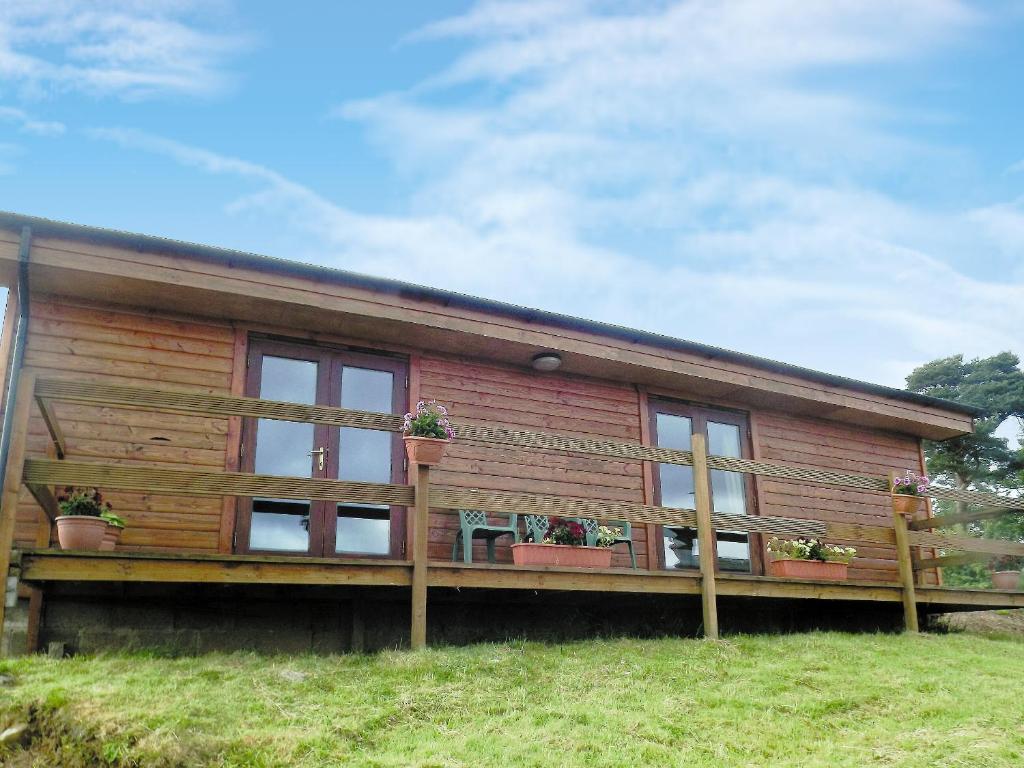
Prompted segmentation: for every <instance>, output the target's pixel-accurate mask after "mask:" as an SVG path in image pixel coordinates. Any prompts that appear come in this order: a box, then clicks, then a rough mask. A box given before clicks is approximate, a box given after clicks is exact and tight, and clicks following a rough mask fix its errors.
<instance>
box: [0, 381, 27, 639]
mask: <svg viewBox="0 0 1024 768" xmlns="http://www.w3.org/2000/svg"><path fill="white" fill-rule="evenodd" d="M35 388H36V376H35V374H34V373H30V372H28V371H22V372H21V375H20V377H19V380H18V392H17V399H16V402H15V403H14V406H13V407H14V414H13V421H11V443H10V449H9V453H8V454H7V468H6V471H5V472H4V483H3V495H2V496H0V631H2V630H3V626H4V612H5V610H6V609H5V607H4V606H5V605H6V597H7V572H8V570H9V569H10V565H11V547H13V546H14V525H15V522H16V521H17V518H18V494H19V493H20V491H21V475H22V472H23V470H24V467H25V448H26V444H27V442H28V419H29V416H30V415H31V413H32V399H33V397H34V391H35Z"/></svg>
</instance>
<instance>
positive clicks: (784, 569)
mask: <svg viewBox="0 0 1024 768" xmlns="http://www.w3.org/2000/svg"><path fill="white" fill-rule="evenodd" d="M848 568H849V564H848V563H829V562H824V561H822V560H784V559H783V560H769V561H768V575H769V576H780V577H782V578H787V579H828V580H831V581H844V580H845V579H846V573H847V569H848Z"/></svg>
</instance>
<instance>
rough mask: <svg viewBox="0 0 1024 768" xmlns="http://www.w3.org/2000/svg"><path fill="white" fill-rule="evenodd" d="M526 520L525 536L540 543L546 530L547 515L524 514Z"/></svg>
mask: <svg viewBox="0 0 1024 768" xmlns="http://www.w3.org/2000/svg"><path fill="white" fill-rule="evenodd" d="M523 519H524V520H525V521H526V538H527V539H529V540H530V541H533V542H536V543H537V544H540V543H541V542H542V541H544V534H545V533H547V532H548V516H547V515H524V516H523Z"/></svg>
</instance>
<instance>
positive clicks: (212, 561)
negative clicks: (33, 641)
mask: <svg viewBox="0 0 1024 768" xmlns="http://www.w3.org/2000/svg"><path fill="white" fill-rule="evenodd" d="M20 568H21V579H22V581H24V582H26V583H29V584H40V583H49V582H136V583H151V584H161V583H165V584H175V583H179V584H180V583H210V584H253V583H261V584H294V585H321V586H377V587H411V586H412V581H413V579H412V571H413V564H412V563H411V562H409V561H400V560H368V559H361V560H356V559H337V558H298V557H267V556H245V555H204V554H165V553H128V552H113V553H108V552H61V551H57V550H49V549H45V550H43V549H34V550H26V551H24V552H22V553H21V557H20ZM715 581H716V585H717V592H718V595H719V596H720V597H726V598H731V597H743V598H759V599H766V600H772V599H789V600H793V599H797V600H800V599H810V600H844V601H876V602H889V603H898V602H900V601H901V599H902V588H901V586H900V584H899V583H895V582H879V581H842V582H836V581H811V580H787V579H779V578H772V577H768V576H750V575H745V574H734V573H720V574H717V575H716V578H715ZM427 586H428V587H430V588H454V589H460V590H477V589H481V590H533V591H562V592H570V591H571V592H580V591H582V592H599V593H600V592H604V593H632V594H661V595H672V594H676V595H694V596H698V595H700V594H701V577H700V574H699V573H698V572H696V571H691V572H687V571H636V572H634V571H631V570H626V569H621V568H613V569H578V568H555V567H522V566H513V565H484V564H473V565H466V564H464V563H449V562H432V563H430V566H429V568H428V569H427ZM917 603H918V605H919V606H920V608H921V609H922V610H924V611H925V612H943V611H952V610H991V609H998V608H1024V591H1003V590H981V589H954V588H949V587H935V586H919V587H918V588H917Z"/></svg>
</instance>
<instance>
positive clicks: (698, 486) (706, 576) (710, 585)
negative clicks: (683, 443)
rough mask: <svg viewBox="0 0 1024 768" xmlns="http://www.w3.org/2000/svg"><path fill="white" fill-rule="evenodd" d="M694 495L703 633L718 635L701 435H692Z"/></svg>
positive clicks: (711, 530)
mask: <svg viewBox="0 0 1024 768" xmlns="http://www.w3.org/2000/svg"><path fill="white" fill-rule="evenodd" d="M691 450H692V451H693V497H694V502H695V504H696V507H697V541H698V546H699V547H700V596H701V604H702V608H703V612H704V637H707V638H709V639H711V640H717V639H718V604H717V600H716V596H715V529H714V528H713V527H712V525H711V484H710V475H709V474H708V449H707V443H706V442H705V440H704V435H700V434H697V435H694V436H693V439H692V444H691Z"/></svg>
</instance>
